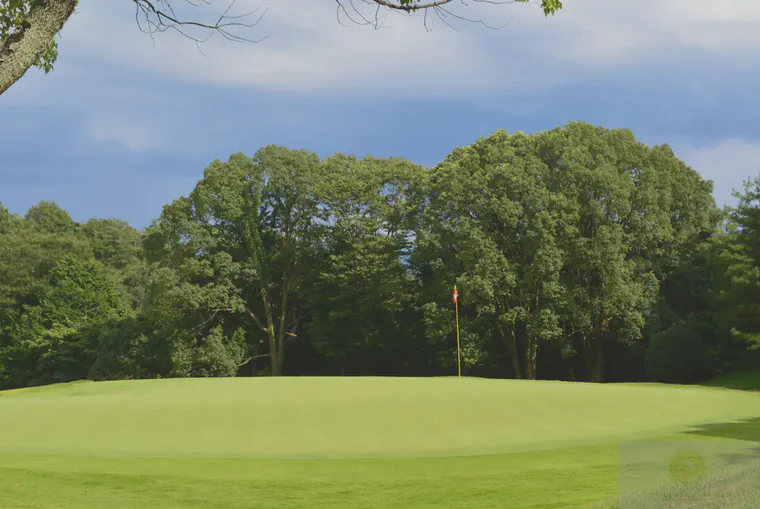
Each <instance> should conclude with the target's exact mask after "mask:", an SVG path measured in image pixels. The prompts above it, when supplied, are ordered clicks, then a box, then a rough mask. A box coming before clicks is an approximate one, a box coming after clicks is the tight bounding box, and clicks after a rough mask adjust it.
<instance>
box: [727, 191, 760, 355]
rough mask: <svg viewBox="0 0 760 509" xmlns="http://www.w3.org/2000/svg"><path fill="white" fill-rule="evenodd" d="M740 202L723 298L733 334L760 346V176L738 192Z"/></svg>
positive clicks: (729, 242)
mask: <svg viewBox="0 0 760 509" xmlns="http://www.w3.org/2000/svg"><path fill="white" fill-rule="evenodd" d="M734 196H735V197H736V198H738V200H739V203H738V205H737V206H736V208H733V209H731V210H730V211H729V219H730V226H731V230H730V233H729V236H728V238H727V242H726V244H725V247H726V249H725V250H724V252H723V253H722V257H723V259H724V262H725V265H726V272H725V276H724V277H725V280H724V282H723V284H722V285H721V290H722V293H723V295H722V302H723V304H724V306H725V307H724V310H725V312H726V315H727V317H730V318H729V323H730V324H731V326H732V327H731V328H732V330H731V332H732V335H733V337H734V338H735V339H736V340H738V341H741V342H743V343H745V344H747V345H749V346H750V347H751V348H752V349H757V348H760V177H755V178H753V179H749V180H747V181H746V182H745V183H744V189H743V191H742V192H736V193H734Z"/></svg>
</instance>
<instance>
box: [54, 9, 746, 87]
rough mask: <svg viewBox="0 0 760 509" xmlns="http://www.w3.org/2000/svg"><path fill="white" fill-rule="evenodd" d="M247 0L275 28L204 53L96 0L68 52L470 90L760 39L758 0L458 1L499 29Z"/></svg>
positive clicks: (279, 77) (155, 68)
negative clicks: (560, 4) (557, 5)
mask: <svg viewBox="0 0 760 509" xmlns="http://www.w3.org/2000/svg"><path fill="white" fill-rule="evenodd" d="M261 2H264V3H263V4H262V3H261ZM355 3H356V4H357V5H363V4H362V2H355ZM238 4H239V5H238V12H244V11H245V10H246V9H247V8H255V7H260V6H262V5H264V6H266V7H268V12H267V13H266V15H265V17H264V19H263V21H262V23H261V24H260V25H259V26H258V27H256V28H255V29H252V31H251V32H247V34H249V35H251V36H252V37H261V36H264V35H268V34H271V37H269V38H268V39H267V40H265V41H263V42H261V43H258V44H241V43H237V44H230V43H227V42H226V41H222V40H221V38H215V39H212V41H209V42H208V43H206V44H205V45H203V46H202V49H203V52H204V53H205V54H206V55H208V56H207V57H204V56H203V55H202V54H201V53H200V52H199V50H198V49H197V48H196V46H195V45H194V44H193V43H192V42H190V41H188V40H187V39H184V38H182V37H181V36H179V35H178V34H175V33H163V34H159V35H158V36H157V37H156V39H155V41H153V40H151V39H150V38H149V37H148V36H146V35H144V34H142V33H141V32H140V31H139V30H138V29H137V27H136V26H135V21H134V10H133V9H134V6H133V5H131V2H118V3H113V2H95V1H94V0H89V1H84V2H82V3H81V6H80V9H79V11H80V12H79V13H78V14H77V15H76V16H75V17H74V18H73V19H72V21H71V22H70V24H69V26H67V27H66V29H65V31H64V34H63V39H62V51H63V52H64V53H68V52H71V53H72V54H76V55H78V56H80V57H86V58H95V59H104V60H105V59H107V60H109V61H115V62H118V63H120V64H122V65H126V66H130V67H135V68H140V69H145V70H149V71H152V72H155V73H159V74H163V75H169V76H180V77H183V78H186V79H191V80H193V81H201V82H206V83H209V82H210V83H214V84H224V85H232V86H239V87H248V88H259V89H277V90H287V91H290V92H299V91H305V92H309V93H313V92H324V91H341V92H351V93H356V92H359V93H364V94H366V95H371V94H385V95H397V94H402V95H405V96H415V95H421V94H422V93H424V94H425V95H438V96H451V95H459V96H461V95H465V94H468V93H469V94H477V93H478V92H482V91H487V90H499V91H507V90H512V91H514V90H524V89H526V88H531V89H536V88H541V87H554V86H561V85H563V84H566V83H568V82H569V81H574V80H580V79H588V72H590V71H594V70H597V71H599V70H605V69H606V70H609V69H610V68H612V67H617V66H623V65H627V64H629V63H633V62H637V61H643V62H651V61H652V59H657V58H659V57H661V56H665V55H669V56H670V57H673V56H674V55H675V56H679V55H681V56H687V55H688V54H690V52H698V53H699V54H702V53H709V54H714V55H720V56H722V57H724V58H729V59H732V60H733V61H735V62H736V63H738V64H744V63H747V62H753V61H754V58H753V57H755V56H756V55H757V53H758V50H757V48H758V47H760V30H757V29H756V27H757V25H758V22H760V2H758V1H757V0H720V1H716V0H667V1H663V0H638V1H636V2H632V1H630V0H604V1H599V0H574V1H572V2H571V1H568V2H565V7H564V9H563V10H562V11H560V12H559V13H557V14H556V15H555V16H553V17H549V18H545V17H544V16H543V13H542V11H541V10H540V9H539V8H538V6H537V5H535V3H534V4H529V5H490V4H473V5H474V6H470V7H467V8H465V7H462V6H459V5H457V7H452V9H456V10H457V12H459V13H462V14H467V15H468V16H471V17H474V18H482V19H487V20H489V21H490V22H491V24H493V25H503V24H504V25H506V26H505V27H504V28H503V29H501V30H495V31H494V30H488V29H486V28H484V27H482V26H480V25H476V24H467V23H462V22H460V23H457V25H458V26H459V27H460V28H462V30H461V31H459V32H456V31H454V30H451V29H449V28H448V27H446V26H444V25H443V24H442V23H440V22H439V23H438V24H437V26H435V28H434V29H433V30H432V31H431V32H427V31H426V30H425V28H424V25H423V18H422V15H419V14H418V15H415V16H405V15H400V14H397V13H393V14H390V15H388V16H387V18H386V20H385V22H384V25H385V26H384V27H383V28H381V29H380V30H373V29H372V28H371V27H363V26H356V25H350V24H349V26H346V27H344V26H341V25H340V24H339V23H338V21H337V20H336V12H335V3H334V2H329V1H327V0H290V1H288V2H283V1H282V0H238ZM216 5H219V6H221V3H218V4H216ZM186 12H187V14H190V15H194V16H197V15H198V14H199V13H200V12H202V11H201V10H198V9H194V10H188V11H186ZM370 12H372V10H371V9H369V10H368V11H366V13H370Z"/></svg>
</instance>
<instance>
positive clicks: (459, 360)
mask: <svg viewBox="0 0 760 509" xmlns="http://www.w3.org/2000/svg"><path fill="white" fill-rule="evenodd" d="M451 300H453V301H454V308H455V309H456V320H457V378H459V379H460V380H461V379H462V354H461V353H460V349H459V292H457V287H456V285H455V286H454V294H453V295H452V297H451Z"/></svg>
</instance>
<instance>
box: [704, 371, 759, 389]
mask: <svg viewBox="0 0 760 509" xmlns="http://www.w3.org/2000/svg"><path fill="white" fill-rule="evenodd" d="M704 385H706V386H708V387H723V388H725V389H735V390H742V391H760V370H757V371H737V372H735V373H728V374H725V375H722V376H719V377H716V378H714V379H712V380H710V381H708V382H706V383H705V384H704Z"/></svg>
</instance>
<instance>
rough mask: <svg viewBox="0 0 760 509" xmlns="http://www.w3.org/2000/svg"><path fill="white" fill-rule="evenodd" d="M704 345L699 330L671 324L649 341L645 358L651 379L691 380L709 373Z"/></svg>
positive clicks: (693, 380)
mask: <svg viewBox="0 0 760 509" xmlns="http://www.w3.org/2000/svg"><path fill="white" fill-rule="evenodd" d="M706 350H707V348H706V345H705V343H704V341H703V340H702V338H701V337H700V334H699V332H697V331H695V330H693V329H691V328H689V327H686V326H685V325H682V324H674V325H672V326H670V327H669V328H668V329H666V330H664V331H662V332H660V333H658V334H656V335H655V336H654V337H653V338H652V340H651V341H650V343H649V347H648V348H647V354H646V358H645V361H644V362H645V365H646V370H647V374H648V376H649V377H650V379H651V380H653V381H656V382H669V383H693V382H698V381H700V380H704V379H705V378H706V377H707V376H709V372H708V371H707V369H708V367H707V351H706Z"/></svg>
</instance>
